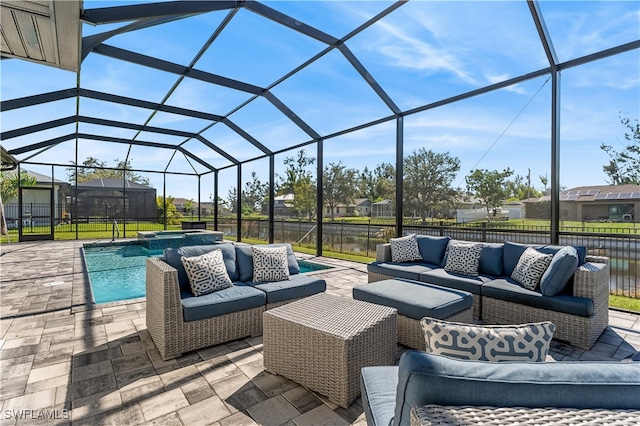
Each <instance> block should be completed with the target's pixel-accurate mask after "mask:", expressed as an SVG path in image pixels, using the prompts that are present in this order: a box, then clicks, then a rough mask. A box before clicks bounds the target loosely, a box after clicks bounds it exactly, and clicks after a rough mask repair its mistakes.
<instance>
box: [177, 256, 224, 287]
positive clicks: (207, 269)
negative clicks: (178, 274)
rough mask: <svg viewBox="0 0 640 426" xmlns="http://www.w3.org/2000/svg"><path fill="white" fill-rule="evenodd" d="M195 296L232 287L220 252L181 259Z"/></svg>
mask: <svg viewBox="0 0 640 426" xmlns="http://www.w3.org/2000/svg"><path fill="white" fill-rule="evenodd" d="M180 261H181V262H182V264H183V265H184V270H185V271H186V272H187V277H189V284H190V285H191V291H192V292H193V294H194V295H195V296H202V295H204V294H209V293H213V292H214V291H218V290H223V289H225V288H228V287H231V286H233V282H232V281H231V278H229V274H228V273H227V268H226V266H225V264H224V260H223V257H222V251H221V250H213V251H210V252H209V253H205V254H203V255H200V256H193V257H184V256H183V257H181V258H180Z"/></svg>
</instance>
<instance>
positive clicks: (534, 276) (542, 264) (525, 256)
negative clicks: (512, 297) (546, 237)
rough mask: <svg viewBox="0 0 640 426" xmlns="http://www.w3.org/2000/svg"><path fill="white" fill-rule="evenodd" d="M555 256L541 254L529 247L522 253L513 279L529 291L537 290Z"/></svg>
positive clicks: (512, 275)
mask: <svg viewBox="0 0 640 426" xmlns="http://www.w3.org/2000/svg"><path fill="white" fill-rule="evenodd" d="M551 259H553V256H551V255H550V254H544V253H540V252H539V251H537V250H536V249H533V248H531V247H527V249H526V250H525V251H524V253H522V256H520V259H519V260H518V264H517V265H516V267H515V269H514V270H513V273H512V274H511V278H513V279H514V280H516V281H518V282H519V283H520V284H522V286H523V287H524V288H526V289H528V290H535V289H536V288H537V287H538V285H539V284H540V280H541V279H542V276H543V275H544V273H545V272H546V270H547V268H548V267H549V265H550V264H551Z"/></svg>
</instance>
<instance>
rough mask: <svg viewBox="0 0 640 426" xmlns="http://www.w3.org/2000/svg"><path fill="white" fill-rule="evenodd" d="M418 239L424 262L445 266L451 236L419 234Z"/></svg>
mask: <svg viewBox="0 0 640 426" xmlns="http://www.w3.org/2000/svg"><path fill="white" fill-rule="evenodd" d="M416 239H417V240H418V250H420V255H421V256H422V260H423V262H425V263H431V264H435V265H439V266H444V265H443V263H442V261H443V259H444V254H445V252H446V251H447V245H449V240H451V237H431V236H428V235H418V236H416Z"/></svg>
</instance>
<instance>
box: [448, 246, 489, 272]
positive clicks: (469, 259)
mask: <svg viewBox="0 0 640 426" xmlns="http://www.w3.org/2000/svg"><path fill="white" fill-rule="evenodd" d="M481 251H482V244H479V243H467V242H464V241H454V240H451V241H449V245H448V246H447V254H446V257H447V261H446V263H445V265H444V270H445V271H447V272H452V273H454V274H461V275H472V276H476V277H477V276H478V266H479V265H480V252H481Z"/></svg>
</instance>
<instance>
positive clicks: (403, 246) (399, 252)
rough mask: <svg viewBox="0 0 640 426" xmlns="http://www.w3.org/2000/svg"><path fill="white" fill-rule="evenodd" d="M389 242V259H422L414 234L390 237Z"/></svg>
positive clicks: (407, 260)
mask: <svg viewBox="0 0 640 426" xmlns="http://www.w3.org/2000/svg"><path fill="white" fill-rule="evenodd" d="M389 243H390V244H391V260H392V261H393V262H411V261H413V260H422V256H421V255H420V249H419V248H418V239H417V238H416V234H411V235H407V236H406V237H400V238H391V239H390V240H389Z"/></svg>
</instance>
